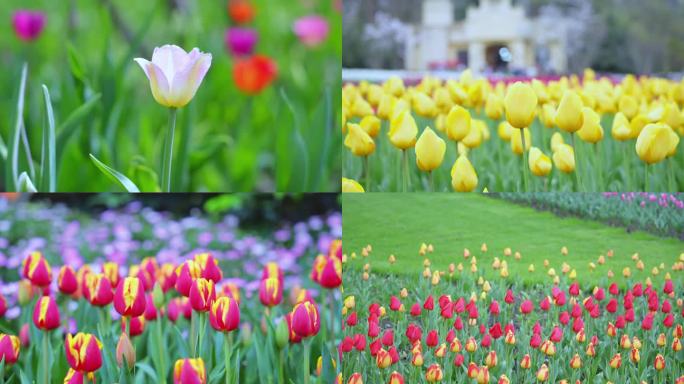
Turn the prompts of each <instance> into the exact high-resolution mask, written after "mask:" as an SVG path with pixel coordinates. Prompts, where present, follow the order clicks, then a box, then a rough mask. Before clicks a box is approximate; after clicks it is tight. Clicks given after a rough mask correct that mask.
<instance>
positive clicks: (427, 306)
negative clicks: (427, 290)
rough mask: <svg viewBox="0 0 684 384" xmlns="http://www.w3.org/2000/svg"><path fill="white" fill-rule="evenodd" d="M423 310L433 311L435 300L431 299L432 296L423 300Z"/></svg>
mask: <svg viewBox="0 0 684 384" xmlns="http://www.w3.org/2000/svg"><path fill="white" fill-rule="evenodd" d="M423 308H424V309H427V310H428V311H432V310H433V309H435V300H434V299H433V298H432V296H428V297H427V299H425V302H424V303H423Z"/></svg>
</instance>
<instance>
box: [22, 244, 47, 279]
mask: <svg viewBox="0 0 684 384" xmlns="http://www.w3.org/2000/svg"><path fill="white" fill-rule="evenodd" d="M22 271H23V276H24V277H26V278H27V279H29V280H30V281H31V284H33V285H36V286H39V287H44V286H46V285H50V283H51V282H52V270H51V269H50V264H48V262H47V260H45V257H43V254H42V253H40V252H38V251H36V252H31V253H30V254H29V255H28V256H27V257H26V258H25V259H24V260H23V262H22Z"/></svg>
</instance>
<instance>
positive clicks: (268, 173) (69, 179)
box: [0, 0, 342, 192]
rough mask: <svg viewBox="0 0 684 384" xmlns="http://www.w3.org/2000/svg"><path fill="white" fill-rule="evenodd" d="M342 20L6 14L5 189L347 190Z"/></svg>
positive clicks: (279, 11) (262, 7)
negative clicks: (342, 185)
mask: <svg viewBox="0 0 684 384" xmlns="http://www.w3.org/2000/svg"><path fill="white" fill-rule="evenodd" d="M340 10H341V2H340V1H336V0H319V1H295V2H292V3H283V2H278V3H273V2H272V1H268V0H224V1H220V2H212V3H207V4H200V3H195V2H187V1H160V2H121V1H114V0H102V1H95V2H85V3H79V4H77V3H76V2H70V1H69V2H43V1H37V0H7V1H3V2H2V4H1V5H0V19H1V20H3V25H6V26H7V28H5V29H4V30H3V31H2V33H0V46H2V47H3V48H4V50H3V56H2V57H1V58H0V64H2V65H3V67H4V68H5V70H4V71H3V72H2V73H0V84H1V85H2V89H3V90H5V93H6V94H7V97H4V98H2V99H1V100H0V112H1V114H2V116H4V118H3V123H2V124H0V156H1V162H2V164H3V167H1V169H0V190H8V191H34V190H38V191H41V192H42V191H45V192H54V191H103V190H114V191H122V190H127V191H138V190H141V191H149V192H156V191H164V192H166V191H170V190H172V191H207V190H208V191H254V190H260V191H269V192H271V191H276V190H277V191H335V190H338V189H339V174H340V167H341V166H340V161H341V160H340V154H339V153H338V152H336V151H335V150H333V149H334V148H339V146H340V145H341V137H340V136H339V135H337V134H336V132H339V129H335V127H336V126H338V125H339V124H340V123H339V121H340V119H339V117H338V118H335V116H339V113H340V105H341V101H340V100H341V99H340V94H339V92H335V90H337V89H339V88H340V87H341V79H340V61H341V57H342V37H341V33H342V26H341V12H340ZM294 169H297V170H299V171H298V172H293V170H294ZM75 175H76V176H77V177H74V176H75Z"/></svg>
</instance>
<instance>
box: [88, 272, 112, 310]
mask: <svg viewBox="0 0 684 384" xmlns="http://www.w3.org/2000/svg"><path fill="white" fill-rule="evenodd" d="M86 281H87V290H86V291H85V292H84V293H85V297H86V299H88V301H89V302H90V304H92V305H94V306H96V307H104V306H107V305H109V304H110V303H111V302H112V300H113V299H114V293H113V292H112V285H111V282H110V281H109V279H108V278H107V277H106V276H105V275H104V274H101V273H100V274H97V275H95V274H92V273H91V274H89V275H88V276H86Z"/></svg>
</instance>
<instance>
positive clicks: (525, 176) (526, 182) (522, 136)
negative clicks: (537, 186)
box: [519, 129, 530, 192]
mask: <svg viewBox="0 0 684 384" xmlns="http://www.w3.org/2000/svg"><path fill="white" fill-rule="evenodd" d="M519 131H520V142H521V143H522V151H523V153H522V155H523V164H522V168H523V185H524V186H525V192H529V191H530V188H529V180H528V179H529V176H528V174H527V173H528V165H527V149H526V148H525V130H524V129H519Z"/></svg>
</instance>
